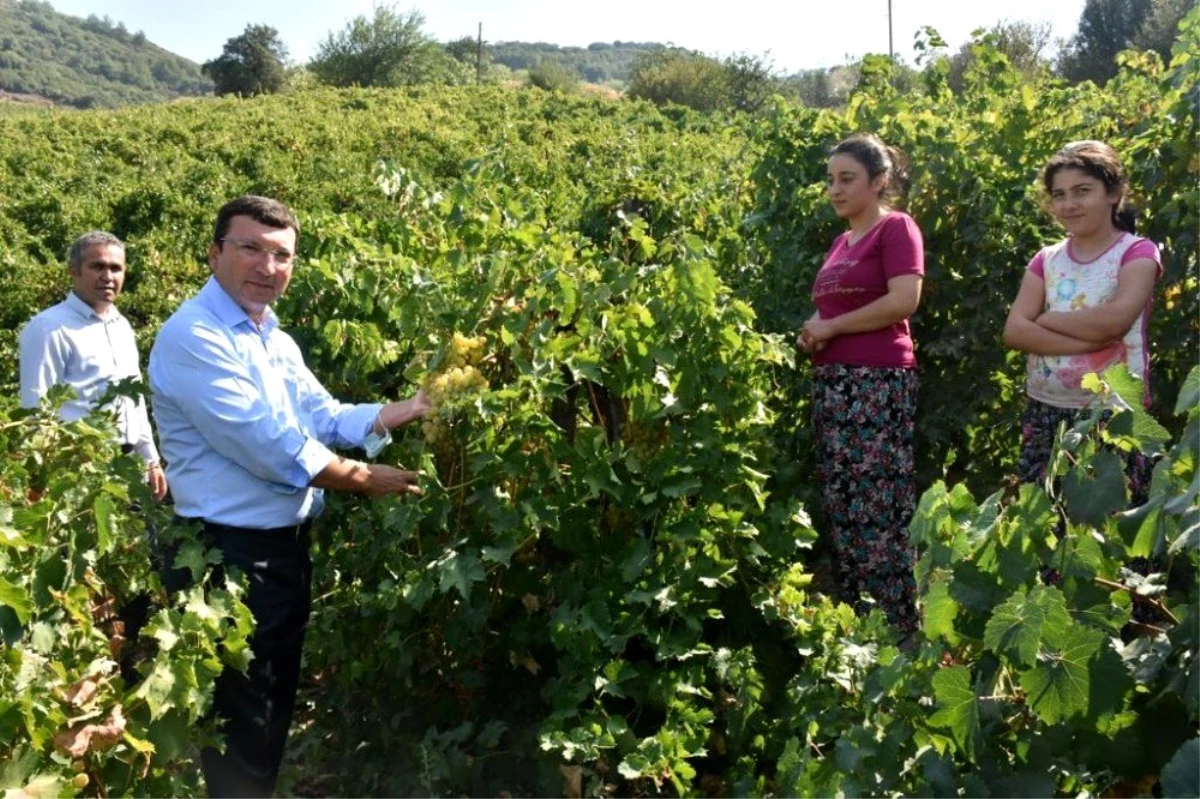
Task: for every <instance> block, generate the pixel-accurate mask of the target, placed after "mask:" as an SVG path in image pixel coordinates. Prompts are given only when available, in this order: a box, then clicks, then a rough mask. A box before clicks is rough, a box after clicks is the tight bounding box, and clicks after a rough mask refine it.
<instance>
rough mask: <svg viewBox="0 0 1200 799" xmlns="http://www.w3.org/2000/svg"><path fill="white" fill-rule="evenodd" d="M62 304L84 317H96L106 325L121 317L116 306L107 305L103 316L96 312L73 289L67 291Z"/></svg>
mask: <svg viewBox="0 0 1200 799" xmlns="http://www.w3.org/2000/svg"><path fill="white" fill-rule="evenodd" d="M64 304H65V305H66V306H67V307H68V308H70V309H71V310H72V311H74V312H75V313H77V314H79V315H80V316H82V317H83V318H84V319H98V320H100V321H101V322H103V323H104V324H106V325H109V324H112V323H113V322H115V321H117V320H118V319H120V318H121V312H120V311H118V310H117V306H115V305H109V306H108V313H107V314H105V315H104V316H101V315H100V314H98V313H96V309H95V308H93V307H92V306H90V305H88V304H87V303H86V302H84V301H83V300H82V299H81V298H80V296H79V295H78V294H76V293H75V292H73V291H68V292H67V299H66V300H65V302H64Z"/></svg>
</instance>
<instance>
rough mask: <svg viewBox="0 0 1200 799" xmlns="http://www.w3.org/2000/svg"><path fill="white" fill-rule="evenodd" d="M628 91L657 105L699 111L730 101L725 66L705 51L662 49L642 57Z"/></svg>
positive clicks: (714, 107)
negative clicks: (673, 105)
mask: <svg viewBox="0 0 1200 799" xmlns="http://www.w3.org/2000/svg"><path fill="white" fill-rule="evenodd" d="M626 93H627V94H628V95H629V96H630V97H633V98H637V99H641V100H649V101H650V102H652V103H655V104H657V105H664V104H666V103H676V104H678V105H686V106H687V107H689V108H694V109H696V110H697V111H715V110H717V109H723V108H725V107H727V104H728V88H727V85H726V76H725V69H724V68H723V67H722V66H721V62H720V61H718V60H716V59H715V58H711V57H709V56H706V55H704V54H702V53H698V52H688V51H686V50H661V51H653V52H649V53H646V54H644V55H642V56H639V57H638V60H637V62H636V63H635V65H634V68H633V75H632V76H631V77H630V79H629V86H628V89H627V90H626Z"/></svg>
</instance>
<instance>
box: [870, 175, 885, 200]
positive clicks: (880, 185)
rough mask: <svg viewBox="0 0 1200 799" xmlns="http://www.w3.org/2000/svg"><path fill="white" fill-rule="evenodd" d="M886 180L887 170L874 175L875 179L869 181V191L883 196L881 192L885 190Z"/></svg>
mask: <svg viewBox="0 0 1200 799" xmlns="http://www.w3.org/2000/svg"><path fill="white" fill-rule="evenodd" d="M888 180H889V176H888V173H887V172H884V173H883V174H881V175H876V176H875V179H874V180H872V181H871V191H873V192H875V196H877V197H882V196H883V193H884V192H885V191H887V187H888Z"/></svg>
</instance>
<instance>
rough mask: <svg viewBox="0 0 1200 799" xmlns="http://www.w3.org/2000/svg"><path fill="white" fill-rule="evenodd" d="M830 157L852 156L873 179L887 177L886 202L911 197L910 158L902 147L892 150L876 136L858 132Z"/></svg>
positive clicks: (838, 146) (839, 145) (884, 192)
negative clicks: (909, 187)
mask: <svg viewBox="0 0 1200 799" xmlns="http://www.w3.org/2000/svg"><path fill="white" fill-rule="evenodd" d="M829 155H830V156H834V155H848V156H850V157H851V158H853V159H854V160H855V161H857V162H858V163H860V164H862V165H863V169H865V170H867V178H868V179H870V180H874V179H875V178H877V177H879V176H880V175H886V176H887V183H886V184H885V185H884V188H883V196H884V199H889V198H890V199H892V200H903V199H904V196H905V195H906V194H908V183H909V181H908V159H907V158H905V156H904V153H903V152H902V151H901V150H900V149H899V148H897V147H889V146H888V145H886V144H884V143H883V140H882V139H880V138H879V137H878V136H876V135H875V134H873V133H856V134H854V135H853V136H851V137H850V138H848V139H843V140H842V141H840V142H838V143H837V145H836V146H835V147H834V148H833V150H831V151H830V153H829Z"/></svg>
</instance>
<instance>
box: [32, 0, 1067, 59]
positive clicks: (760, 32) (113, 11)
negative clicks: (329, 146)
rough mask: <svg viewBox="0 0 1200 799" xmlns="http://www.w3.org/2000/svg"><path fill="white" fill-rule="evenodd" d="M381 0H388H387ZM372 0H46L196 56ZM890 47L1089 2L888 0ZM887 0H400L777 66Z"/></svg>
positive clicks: (529, 27)
mask: <svg viewBox="0 0 1200 799" xmlns="http://www.w3.org/2000/svg"><path fill="white" fill-rule="evenodd" d="M384 2H385V3H386V0H384ZM378 3H379V0H339V2H322V0H203V2H188V3H185V2H179V1H178V0H50V4H51V5H52V6H53V7H54V8H55V9H56V10H58V11H61V12H63V13H65V14H72V15H74V16H79V17H86V16H87V15H89V14H95V15H96V16H99V17H103V16H108V17H109V18H111V19H112V21H113V23H114V24H115V23H117V22H121V23H124V24H125V27H126V28H128V29H129V31H130V32H136V31H139V30H140V31H143V32H145V34H146V36H147V38H149V39H150V41H152V42H154V43H155V44H157V45H159V46H161V47H164V48H166V49H167V50H170V51H172V52H174V53H177V54H179V55H182V56H184V57H186V58H189V59H191V60H193V61H196V62H197V63H203V62H204V61H207V60H210V59H213V58H216V57H218V56H219V55H220V54H221V48H222V47H223V45H224V44H225V42H226V40H228V39H230V38H232V37H234V36H237V35H239V34H241V33H242V31H243V30H245V28H246V26H247V25H260V24H265V25H270V26H271V27H273V28H275V29H276V30H277V31H279V34H280V38H281V39H282V40H283V42H284V44H285V45H286V46H287V48H288V52H289V55H290V56H291V60H292V61H293V62H296V63H302V62H305V61H308V60H309V59H310V58H311V57H312V56H313V55H314V54H315V53H316V51H317V48H318V46H319V45H320V43H321V42H322V41H323V40H324V39H325V38H326V37H327V36H328V35H329V34H330V33H331V32H333V31H339V30H341V29H342V28H344V27H345V25H346V23H347V22H349V21H350V20H351V19H352V18H353V17H355V16H358V15H365V16H368V17H369V16H371V15H372V13H373V10H374V7H375V5H376V4H378ZM890 4H891V13H892V35H893V42H894V48H895V52H896V54H897V55H899V56H901V57H902V58H903V59H904V60H905V61H906V62H908V63H909V64H912V63H914V60H915V55H914V53H913V51H912V42H913V36H914V34H915V33H916V32H917V31H918V30H919V29H920V28H922V27H923V26H926V25H931V26H933V27H934V28H936V29H937V31H938V32H939V33H940V34H941V36H942V38H944V39H945V40H946V41H947V42H948V43H949V44H950V45H951V46H952V48H953V49H955V50H957V48H958V46H959V45H961V44H963V43H964V42H966V41H968V40H969V39H970V35H971V31H972V30H974V29H976V28H988V27H991V26H992V25H994V24H996V23H997V22H999V21H1001V20H1025V21H1028V22H1046V23H1049V24H1050V25H1051V28H1052V31H1053V35H1054V36H1055V37H1056V38H1061V39H1067V38H1069V37H1070V36H1071V35H1072V34H1074V32H1075V29H1076V27H1077V26H1078V22H1079V15H1080V13H1081V12H1082V11H1083V4H1084V0H1003V1H1002V2H992V1H991V0H890ZM888 5H889V0H858V1H857V2H845V0H843V1H842V2H838V0H734V2H712V1H711V0H691V2H689V1H688V0H599V1H596V0H592V1H591V2H585V3H580V2H577V0H399V1H398V2H396V3H394V4H393V7H394V8H395V9H396V10H397V11H401V12H408V11H413V10H415V11H419V12H420V13H421V14H422V15H423V16H424V18H425V26H424V30H425V32H426V34H428V35H429V36H430V37H432V38H433V39H436V40H438V41H443V42H445V41H450V40H452V39H458V38H461V37H463V36H475V35H476V33H477V31H478V26H479V24H480V23H482V24H483V38H484V41H492V42H502V41H523V42H537V41H540V42H549V43H551V44H557V45H561V46H587V45H588V44H591V43H593V42H613V41H625V42H660V43H663V44H674V45H677V46H679V47H686V48H688V49H690V50H699V51H701V52H704V53H707V54H709V55H713V56H717V57H725V56H730V55H734V54H738V53H747V54H750V55H756V56H764V55H765V56H766V57H767V58H768V59H769V61H770V62H771V64H772V65H773V66H774V67H775V69H776V70H777V71H779V72H781V73H792V72H796V71H799V70H801V69H812V68H816V67H832V66H837V65H839V64H845V63H848V62H851V61H855V60H857V59H858V58H859V57H861V56H862V55H863V54H864V53H868V52H873V53H887V52H888Z"/></svg>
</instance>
